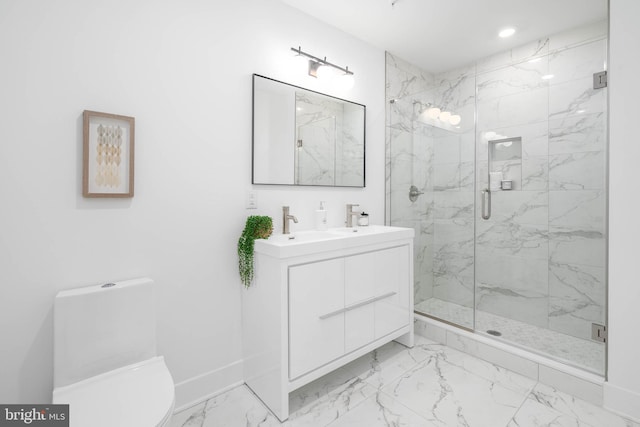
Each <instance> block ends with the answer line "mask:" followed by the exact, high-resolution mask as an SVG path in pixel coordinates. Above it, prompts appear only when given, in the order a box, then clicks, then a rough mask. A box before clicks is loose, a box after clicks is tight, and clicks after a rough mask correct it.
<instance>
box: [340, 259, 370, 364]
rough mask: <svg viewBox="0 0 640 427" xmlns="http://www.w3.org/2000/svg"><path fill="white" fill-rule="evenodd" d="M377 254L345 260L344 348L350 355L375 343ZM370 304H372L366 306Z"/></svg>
mask: <svg viewBox="0 0 640 427" xmlns="http://www.w3.org/2000/svg"><path fill="white" fill-rule="evenodd" d="M374 254H375V252H370V253H366V254H360V255H354V256H349V257H347V258H345V267H344V268H345V273H344V277H345V284H344V303H345V307H346V312H345V319H344V329H345V344H344V345H345V351H346V352H347V353H348V352H351V351H353V350H356V349H358V348H360V347H362V346H364V345H367V344H369V343H370V342H372V341H373V340H374V339H375V338H374V336H375V329H374V325H375V321H374V319H375V313H374V308H375V306H374V304H373V301H372V300H373V299H374V297H375V296H376V285H375V282H376V267H375V265H376V257H375V255H374ZM367 301H370V303H368V304H367ZM353 307H355V308H353Z"/></svg>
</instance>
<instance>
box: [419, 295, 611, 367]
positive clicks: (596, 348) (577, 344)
mask: <svg viewBox="0 0 640 427" xmlns="http://www.w3.org/2000/svg"><path fill="white" fill-rule="evenodd" d="M415 310H416V311H417V312H420V313H425V314H428V315H430V316H433V317H437V318H439V319H443V320H447V321H449V322H451V323H455V324H458V325H462V326H465V327H468V328H470V329H475V330H476V331H478V332H486V331H489V330H491V331H498V332H500V333H501V334H502V335H501V336H500V337H499V339H501V340H503V341H506V342H510V343H514V344H516V345H518V346H520V347H523V348H527V349H531V350H533V351H535V352H538V353H541V354H544V355H550V356H552V357H554V358H558V359H562V361H564V362H565V363H569V364H570V365H573V366H577V367H579V368H582V369H585V370H587V371H590V372H593V373H596V374H599V375H602V374H603V373H604V352H605V348H604V344H601V343H598V342H595V341H588V340H583V339H580V338H576V337H572V336H570V335H565V334H562V333H560V332H555V331H552V330H549V329H544V328H540V327H538V326H532V325H529V324H527V323H523V322H519V321H517V320H511V319H507V318H504V317H500V316H496V315H494V314H491V313H487V312H484V311H476V327H475V328H473V327H472V325H473V309H471V308H469V307H464V306H461V305H458V304H454V303H451V302H448V301H443V300H440V299H437V298H430V299H428V300H426V301H423V302H421V303H419V304H416V306H415Z"/></svg>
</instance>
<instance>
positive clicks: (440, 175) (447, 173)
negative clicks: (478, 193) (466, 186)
mask: <svg viewBox="0 0 640 427" xmlns="http://www.w3.org/2000/svg"><path fill="white" fill-rule="evenodd" d="M432 179H433V190H434V191H451V190H455V191H459V189H460V162H455V163H437V164H434V165H433V178H432Z"/></svg>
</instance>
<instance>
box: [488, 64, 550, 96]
mask: <svg viewBox="0 0 640 427" xmlns="http://www.w3.org/2000/svg"><path fill="white" fill-rule="evenodd" d="M548 68H549V64H548V60H547V57H544V58H536V59H535V60H533V62H530V61H526V62H521V63H518V64H514V65H509V66H506V67H504V68H500V69H498V70H495V71H490V72H486V73H482V74H479V75H478V77H477V81H476V84H477V88H476V89H477V99H478V101H486V100H490V99H495V98H501V97H503V96H507V95H513V94H516V93H520V92H527V91H531V90H534V89H539V88H543V87H546V86H547V82H546V81H545V80H544V79H543V78H542V76H545V75H547V74H548V73H549V69H548Z"/></svg>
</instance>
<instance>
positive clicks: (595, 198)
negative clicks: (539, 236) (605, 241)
mask: <svg viewBox="0 0 640 427" xmlns="http://www.w3.org/2000/svg"><path fill="white" fill-rule="evenodd" d="M605 207H606V199H605V191H604V190H584V191H582V190H576V191H549V224H550V225H552V226H556V227H573V228H576V227H579V228H580V229H582V230H597V231H601V232H604V230H605V209H606V208H605Z"/></svg>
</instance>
